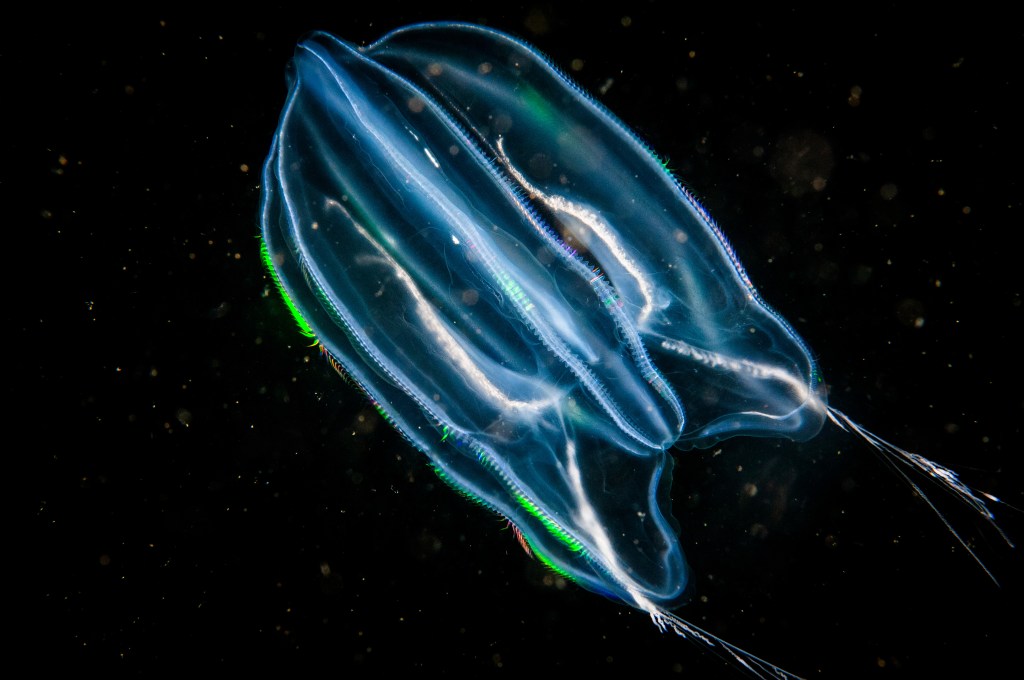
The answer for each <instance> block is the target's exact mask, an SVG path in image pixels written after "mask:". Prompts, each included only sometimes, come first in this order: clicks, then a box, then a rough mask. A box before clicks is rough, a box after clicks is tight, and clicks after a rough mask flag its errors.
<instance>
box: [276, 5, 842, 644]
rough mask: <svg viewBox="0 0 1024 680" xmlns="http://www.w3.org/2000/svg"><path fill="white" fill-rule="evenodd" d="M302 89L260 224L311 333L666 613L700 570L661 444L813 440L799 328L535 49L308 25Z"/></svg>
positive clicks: (468, 465)
mask: <svg viewBox="0 0 1024 680" xmlns="http://www.w3.org/2000/svg"><path fill="white" fill-rule="evenodd" d="M289 83H290V91H289V95H288V100H287V104H286V107H285V110H284V112H283V114H282V117H281V121H280V125H279V128H278V130H277V134H276V136H275V139H274V144H273V148H272V151H271V154H270V157H269V158H268V160H267V163H266V167H265V169H264V185H263V191H264V195H263V205H262V222H263V238H264V244H265V249H266V250H265V253H266V256H267V259H268V261H269V264H270V266H271V268H272V270H273V272H274V273H275V275H276V276H277V277H278V280H279V283H280V284H281V287H282V289H283V291H284V292H286V294H287V296H288V297H289V298H290V301H291V303H292V304H293V305H294V309H295V310H297V313H298V315H299V316H301V319H302V320H304V323H305V324H308V331H309V332H310V333H311V334H312V335H313V336H315V338H317V340H318V341H319V342H320V343H321V344H322V346H323V348H324V349H325V351H326V352H327V353H328V354H329V355H330V357H331V358H332V360H333V362H334V363H335V365H336V366H338V367H340V369H341V370H343V371H344V372H345V373H347V374H348V375H349V376H350V377H351V378H352V379H353V380H355V381H356V382H357V383H358V384H359V385H360V386H361V387H362V388H363V389H364V390H365V392H366V394H367V395H368V396H369V398H370V399H372V400H373V401H374V402H375V403H376V404H377V405H378V406H379V408H380V409H381V411H382V413H384V414H385V415H386V417H387V418H388V419H389V421H390V422H391V423H392V424H393V425H394V426H395V427H396V428H397V429H398V430H399V431H401V432H402V433H403V434H404V435H405V436H406V437H407V438H408V439H409V440H410V442H411V443H412V444H413V445H414V446H416V447H417V448H418V449H420V450H421V451H423V452H424V453H425V454H426V455H427V456H429V458H430V460H431V463H432V464H433V466H434V467H435V469H436V470H437V472H438V474H439V475H441V476H442V477H443V478H444V479H445V480H446V481H448V482H450V483H451V484H452V485H454V486H455V487H457V488H458V489H460V490H462V491H463V492H465V493H466V494H468V495H470V496H472V497H474V498H475V499H477V500H479V501H480V502H481V503H483V504H485V505H486V506H488V507H490V508H492V509H493V510H495V511H497V512H499V513H501V514H502V515H504V516H505V517H507V518H508V519H509V520H510V521H511V522H512V523H513V524H514V525H515V526H516V527H517V528H518V530H520V531H521V532H522V534H523V536H524V537H525V539H526V541H527V542H528V544H529V546H530V547H531V548H532V550H533V551H534V552H535V553H536V554H537V555H538V556H539V557H540V558H541V559H542V560H544V561H545V562H546V563H547V564H549V565H550V566H551V567H553V568H554V569H556V570H558V571H559V572H561V573H563V574H565V575H567V576H569V577H571V578H572V579H573V580H575V581H576V582H578V583H579V584H581V585H583V586H585V587H587V588H589V589H592V590H595V591H597V592H601V593H604V594H607V595H611V596H614V597H616V598H618V599H621V600H622V601H624V602H626V603H628V604H630V605H632V606H635V607H638V608H640V609H643V610H645V611H647V612H649V613H651V614H652V616H654V617H655V620H656V621H658V620H659V618H658V617H659V616H661V615H662V614H663V613H664V612H666V611H667V610H668V609H671V608H672V607H674V606H675V605H677V604H679V603H680V602H681V599H682V597H683V596H684V593H685V591H686V588H687V584H688V575H687V566H686V562H685V560H684V557H683V553H682V551H681V549H680V546H679V542H678V539H677V535H676V531H675V529H674V524H673V522H672V520H671V511H670V507H669V493H668V492H669V486H670V483H671V457H670V455H669V453H668V451H669V449H670V448H671V447H673V446H682V447H694V446H696V447H706V446H710V445H712V444H714V443H715V442H717V441H719V440H721V439H724V438H726V437H731V436H736V435H755V436H783V437H789V438H791V439H796V440H804V439H808V438H810V437H812V436H814V435H815V434H816V433H817V432H818V431H819V429H820V428H821V426H822V423H823V422H824V419H825V418H826V416H827V415H828V413H829V411H828V407H827V406H826V403H825V396H824V388H823V383H822V380H821V377H820V375H819V373H818V370H817V368H816V367H815V364H814V361H813V360H812V359H811V357H810V355H809V353H808V351H807V349H806V347H805V346H804V344H803V343H802V342H801V341H800V339H799V338H798V337H797V336H796V334H795V333H794V332H793V330H792V328H791V327H790V326H789V325H788V324H787V323H786V322H785V321H784V320H783V319H782V318H781V317H779V316H778V315H777V314H776V313H775V312H773V311H772V310H771V309H770V308H769V307H768V306H767V305H765V304H764V302H763V301H762V300H761V299H760V297H759V296H758V294H757V293H756V291H755V290H754V287H753V286H752V284H751V282H750V281H749V279H748V278H747V276H746V274H745V272H744V270H743V268H742V266H741V265H740V263H739V262H738V260H737V259H736V256H735V254H734V253H733V251H732V249H731V248H730V246H729V245H728V243H727V241H726V240H725V238H724V237H723V235H722V233H721V232H720V231H719V230H718V228H717V227H716V226H715V225H714V223H713V222H712V221H711V219H710V218H709V217H708V215H707V213H706V212H705V211H704V209H703V208H702V207H701V206H700V205H699V204H698V203H697V202H696V201H695V200H694V199H693V198H692V197H691V196H690V195H689V194H688V193H687V192H686V191H685V190H684V189H683V188H681V186H680V185H679V183H678V182H677V181H676V180H675V179H674V178H673V177H672V175H671V174H670V173H669V172H668V171H666V169H665V168H664V167H663V165H662V163H661V162H660V161H659V160H658V158H657V157H656V156H654V155H653V154H652V153H651V152H650V151H649V150H648V149H647V148H646V147H645V146H644V145H643V143H642V142H641V141H640V140H639V139H638V138H637V136H636V135H635V134H634V133H633V132H631V131H630V130H629V129H628V128H626V127H625V126H624V125H623V124H622V123H621V122H619V121H618V120H617V119H616V118H615V117H614V116H613V115H612V114H610V113H609V112H608V111H607V110H606V109H604V107H602V106H601V105H600V104H598V103H597V102H595V101H594V100H593V99H592V98H591V97H590V96H589V95H587V94H586V93H584V92H583V91H581V90H580V89H579V88H578V87H577V86H576V85H575V84H573V83H572V82H571V81H569V80H568V79H567V78H566V77H564V76H563V75H562V74H561V73H560V72H559V71H558V70H557V68H555V67H554V66H552V65H551V64H550V63H549V62H548V61H547V60H546V59H545V58H544V57H542V56H541V55H540V54H538V53H537V52H536V51H535V50H534V49H532V48H531V47H529V46H528V45H526V44H524V43H522V42H520V41H518V40H516V39H514V38H511V37H509V36H506V35H504V34H501V33H498V32H495V31H492V30H489V29H486V28H481V27H477V26H470V25H462V24H429V25H420V26H413V27H409V28H405V29H400V30H398V31H395V32H393V33H390V34H388V35H387V36H385V37H384V38H383V39H381V40H380V41H378V42H376V43H374V44H372V45H370V46H368V47H365V48H357V47H355V46H353V45H350V44H348V43H345V42H343V41H341V40H338V39H337V38H334V37H332V36H330V35H327V34H324V33H316V34H313V35H311V36H309V37H308V38H307V39H305V40H304V41H303V42H302V43H301V44H300V45H299V47H298V49H297V51H296V55H295V58H294V60H293V62H292V64H291V66H290V70H289ZM690 632H692V631H690Z"/></svg>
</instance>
